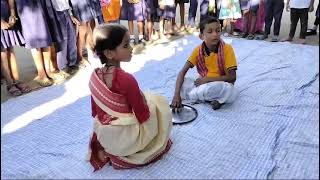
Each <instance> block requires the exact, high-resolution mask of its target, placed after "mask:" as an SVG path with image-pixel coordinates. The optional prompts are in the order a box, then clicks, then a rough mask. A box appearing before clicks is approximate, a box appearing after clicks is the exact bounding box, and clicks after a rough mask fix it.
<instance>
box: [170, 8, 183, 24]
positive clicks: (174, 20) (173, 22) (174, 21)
mask: <svg viewBox="0 0 320 180" xmlns="http://www.w3.org/2000/svg"><path fill="white" fill-rule="evenodd" d="M177 6H178V3H175V4H174V11H175V12H174V18H172V21H171V23H172V26H173V27H174V28H175V29H178V26H177V23H176V15H177ZM180 13H181V12H180Z"/></svg>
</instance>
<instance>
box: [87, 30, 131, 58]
mask: <svg viewBox="0 0 320 180" xmlns="http://www.w3.org/2000/svg"><path fill="white" fill-rule="evenodd" d="M127 31H128V29H127V28H126V27H124V26H123V25H120V24H102V25H99V26H98V27H96V28H95V29H94V31H93V51H94V52H95V53H96V55H97V56H98V57H99V59H100V61H101V64H106V63H107V61H108V59H107V57H106V56H105V55H104V53H103V52H104V51H105V50H114V49H116V48H117V47H118V46H119V45H120V44H121V42H122V40H123V37H124V35H125V34H126V32H127Z"/></svg>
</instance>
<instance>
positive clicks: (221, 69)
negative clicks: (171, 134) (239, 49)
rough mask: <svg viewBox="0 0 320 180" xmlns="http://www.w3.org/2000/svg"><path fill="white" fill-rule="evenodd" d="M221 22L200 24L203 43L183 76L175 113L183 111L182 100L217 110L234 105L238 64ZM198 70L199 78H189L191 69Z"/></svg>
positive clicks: (214, 21)
mask: <svg viewBox="0 0 320 180" xmlns="http://www.w3.org/2000/svg"><path fill="white" fill-rule="evenodd" d="M220 35H221V26H220V23H219V20H218V19H215V18H213V17H208V18H206V19H204V20H203V21H201V22H200V35H199V37H200V39H201V40H203V42H202V44H201V45H199V46H197V47H196V48H195V49H194V50H193V52H192V54H191V56H190V57H189V59H188V61H187V62H186V63H185V65H184V66H183V68H182V70H181V71H180V72H179V75H178V78H177V81H176V87H175V92H174V97H173V100H172V103H171V107H172V108H173V110H174V111H176V110H178V109H179V108H180V107H181V98H183V99H187V100H193V101H201V102H210V104H211V105H212V108H213V109H214V110H216V109H219V108H220V107H221V105H222V104H224V103H231V102H233V101H234V100H235V98H236V96H237V94H238V93H237V90H236V89H235V88H234V85H233V84H234V82H235V81H236V77H237V76H236V70H237V62H236V58H235V54H234V51H233V48H232V46H231V45H229V44H225V43H224V42H223V40H222V39H220ZM194 66H196V67H197V71H198V73H199V77H198V78H197V79H196V80H194V79H191V78H185V74H186V73H187V72H188V70H189V68H193V67H194Z"/></svg>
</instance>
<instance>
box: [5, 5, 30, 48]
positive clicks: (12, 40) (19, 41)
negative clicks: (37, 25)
mask: <svg viewBox="0 0 320 180" xmlns="http://www.w3.org/2000/svg"><path fill="white" fill-rule="evenodd" d="M9 16H10V12H9V4H8V1H7V0H1V20H4V21H6V22H8V21H9ZM16 23H18V22H16ZM24 43H25V40H24V38H23V36H22V33H21V31H20V30H19V29H18V27H17V26H16V25H15V26H13V28H10V29H1V51H4V50H6V49H7V48H11V47H13V46H16V45H18V46H22V45H24Z"/></svg>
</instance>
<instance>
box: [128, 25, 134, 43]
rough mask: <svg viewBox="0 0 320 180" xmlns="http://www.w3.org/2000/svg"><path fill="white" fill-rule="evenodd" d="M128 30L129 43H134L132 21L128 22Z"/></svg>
mask: <svg viewBox="0 0 320 180" xmlns="http://www.w3.org/2000/svg"><path fill="white" fill-rule="evenodd" d="M128 30H129V34H130V43H134V42H135V41H134V39H135V38H134V34H133V21H128Z"/></svg>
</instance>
